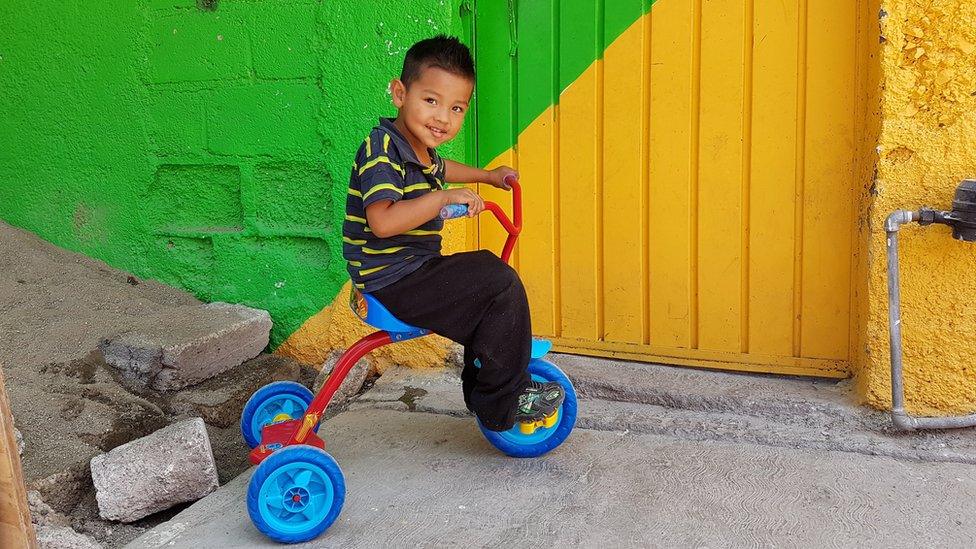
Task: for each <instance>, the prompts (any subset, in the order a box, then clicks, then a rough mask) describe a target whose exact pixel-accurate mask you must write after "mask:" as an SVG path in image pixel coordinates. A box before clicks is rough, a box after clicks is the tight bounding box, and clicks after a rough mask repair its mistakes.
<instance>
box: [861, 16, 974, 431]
mask: <svg viewBox="0 0 976 549" xmlns="http://www.w3.org/2000/svg"><path fill="white" fill-rule="evenodd" d="M882 8H883V10H884V11H885V12H887V17H884V18H883V19H882V26H881V32H882V34H883V36H884V37H885V42H884V44H883V45H882V46H881V60H880V71H881V78H882V84H883V86H882V91H881V133H880V138H879V141H878V153H879V158H878V165H877V179H876V184H875V187H874V189H873V192H872V194H873V198H872V200H873V203H872V205H871V208H870V212H869V221H870V225H869V240H868V255H867V257H868V258H869V259H868V260H867V288H866V295H867V299H866V306H865V307H863V308H862V311H863V314H865V315H866V342H865V346H864V347H862V348H861V350H860V358H861V359H862V361H863V362H862V364H863V366H862V368H861V369H860V372H859V375H858V382H859V383H858V388H859V389H860V393H861V395H862V396H863V397H864V398H865V400H866V402H867V403H868V404H870V405H873V406H876V407H881V408H887V407H889V406H890V402H891V385H890V365H889V353H888V340H887V338H888V321H887V314H888V308H887V287H886V278H885V276H886V275H885V272H886V271H885V241H884V220H885V217H886V216H887V215H888V214H889V213H890V212H891V211H892V210H895V209H917V208H918V207H919V206H923V205H926V206H931V207H936V208H939V209H948V208H949V206H950V205H951V202H952V195H953V191H954V189H955V187H956V185H957V184H958V183H959V181H960V180H961V179H963V178H972V177H976V62H974V60H976V2H973V1H972V0H885V1H884V2H883V3H882ZM900 238H901V240H900V247H901V277H902V286H901V288H902V301H901V305H902V323H903V324H902V325H903V334H904V346H905V355H904V358H905V394H906V401H907V408H908V411H909V412H910V413H915V414H939V413H960V412H970V411H972V410H974V409H976V383H973V378H974V376H976V360H974V359H973V354H974V353H976V299H974V296H976V245H974V244H967V243H962V242H957V241H954V240H952V239H951V238H949V229H948V228H947V227H942V226H931V227H927V228H920V227H918V226H917V225H915V226H908V227H906V228H905V229H903V230H902V231H901V237H900Z"/></svg>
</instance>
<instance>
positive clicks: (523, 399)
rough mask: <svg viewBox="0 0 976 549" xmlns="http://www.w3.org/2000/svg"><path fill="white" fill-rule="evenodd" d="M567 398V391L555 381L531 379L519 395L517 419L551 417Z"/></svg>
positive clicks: (533, 419)
mask: <svg viewBox="0 0 976 549" xmlns="http://www.w3.org/2000/svg"><path fill="white" fill-rule="evenodd" d="M565 398H566V391H565V390H564V389H563V386H562V385H560V384H559V383H556V382H555V381H549V382H546V383H541V382H538V381H530V382H529V386H528V387H526V388H525V390H523V391H522V394H520V395H519V398H518V409H517V410H515V421H518V422H526V421H539V420H540V419H543V418H546V417H549V416H551V415H552V414H553V413H555V411H556V410H557V409H558V408H559V407H560V406H561V405H562V403H563V400H564V399H565Z"/></svg>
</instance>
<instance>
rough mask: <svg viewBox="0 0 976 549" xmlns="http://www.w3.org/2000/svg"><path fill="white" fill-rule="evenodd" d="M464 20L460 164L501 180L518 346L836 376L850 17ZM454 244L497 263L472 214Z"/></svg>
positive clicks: (554, 13) (565, 2)
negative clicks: (467, 89)
mask: <svg viewBox="0 0 976 549" xmlns="http://www.w3.org/2000/svg"><path fill="white" fill-rule="evenodd" d="M475 9H476V19H475V21H476V25H475V45H476V55H477V59H478V68H479V76H478V77H479V81H478V92H477V93H478V101H477V114H476V116H475V120H474V122H473V123H474V124H475V125H476V130H477V135H478V144H477V148H478V155H479V157H478V160H479V161H480V162H481V163H482V164H487V165H489V166H494V165H499V164H508V165H511V166H514V167H516V168H517V169H518V170H519V171H520V172H521V177H522V181H523V184H524V192H525V194H524V196H525V206H526V208H525V224H526V225H525V229H524V232H523V234H522V237H521V241H520V244H519V247H518V248H517V252H516V257H515V264H516V266H517V268H518V269H519V271H520V273H521V275H522V277H523V280H524V281H525V285H526V288H527V290H528V293H529V296H530V301H531V307H532V314H533V318H532V322H533V327H534V331H535V333H537V334H538V335H540V336H543V337H547V338H551V339H552V340H553V341H554V343H555V345H556V348H557V349H559V350H563V351H568V352H574V353H582V354H594V355H601V356H616V357H622V358H630V359H637V360H646V361H659V362H664V363H672V364H683V365H697V366H708V367H719V368H728V369H736V370H748V371H765V372H779V373H791V374H807V375H820V376H831V377H843V376H846V375H847V373H848V357H849V339H850V316H851V306H850V301H851V273H852V259H851V256H852V234H853V231H852V226H853V216H854V211H853V205H854V188H855V185H854V173H855V166H854V158H855V137H856V135H855V134H856V126H855V112H856V111H857V109H856V108H855V107H856V105H855V86H856V82H855V80H856V75H857V73H856V68H857V51H856V50H857V48H856V41H857V40H856V28H857V26H856V19H857V15H858V14H857V9H858V8H857V3H856V2H851V1H850V0H824V1H818V2H812V1H808V0H792V1H789V0H788V1H786V2H758V1H755V0H690V1H689V0H658V1H657V2H655V3H653V5H650V3H649V2H646V1H645V2H641V1H626V0H617V1H613V0H610V1H597V0H572V1H570V0H562V1H561V2H560V1H558V0H534V1H532V2H518V3H514V4H513V3H505V2H487V1H480V2H478V3H477V4H476V8H475ZM483 187H486V186H483ZM481 192H482V194H483V195H485V196H487V197H489V198H490V199H492V200H496V201H498V202H500V203H502V204H507V203H508V202H509V198H508V197H507V196H506V195H505V194H503V193H501V192H500V191H497V190H495V189H490V188H482V189H481ZM472 235H473V237H474V238H475V239H476V241H477V242H478V243H479V245H480V247H483V248H489V249H493V250H497V249H499V248H500V245H501V238H502V235H501V233H500V231H499V230H498V229H497V228H496V225H495V223H494V221H493V219H491V218H490V217H487V216H483V218H482V219H481V220H480V223H479V224H478V225H477V226H475V227H473V229H472Z"/></svg>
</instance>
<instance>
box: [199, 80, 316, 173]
mask: <svg viewBox="0 0 976 549" xmlns="http://www.w3.org/2000/svg"><path fill="white" fill-rule="evenodd" d="M322 101H323V99H322V91H321V90H320V89H319V88H318V87H317V86H316V85H315V84H305V83H284V82H266V83H259V84H254V85H246V86H233V87H228V88H221V89H219V90H215V91H214V92H213V95H212V98H211V105H212V106H211V107H210V108H209V109H208V114H207V137H208V142H207V145H208V147H209V148H210V150H211V152H214V153H216V154H227V155H256V154H261V155H294V154H306V155H309V156H317V155H320V154H321V152H322V150H323V138H321V137H320V136H319V133H318V120H319V108H320V107H321V105H322Z"/></svg>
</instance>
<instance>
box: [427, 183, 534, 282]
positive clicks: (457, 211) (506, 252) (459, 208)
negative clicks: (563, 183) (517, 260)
mask: <svg viewBox="0 0 976 549" xmlns="http://www.w3.org/2000/svg"><path fill="white" fill-rule="evenodd" d="M505 183H508V185H509V186H510V187H511V188H512V217H513V218H514V222H513V221H512V220H510V219H509V218H508V216H507V215H505V211H504V210H502V208H501V206H499V205H498V204H495V203H494V202H485V209H486V210H489V211H490V212H491V213H492V214H494V216H495V219H497V220H498V222H499V223H500V224H501V226H502V228H504V229H505V232H507V233H508V238H507V239H506V240H505V246H504V248H502V255H501V258H502V261H504V262H506V263H508V259H509V258H510V257H511V255H512V250H513V249H514V248H515V241H516V240H518V236H519V233H521V232H522V187H521V185H519V182H518V179H516V178H515V176H514V175H508V176H506V177H505ZM467 214H468V206H467V205H466V204H448V205H447V206H444V207H443V208H441V211H440V217H441V219H455V218H458V217H463V216H465V215H467Z"/></svg>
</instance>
